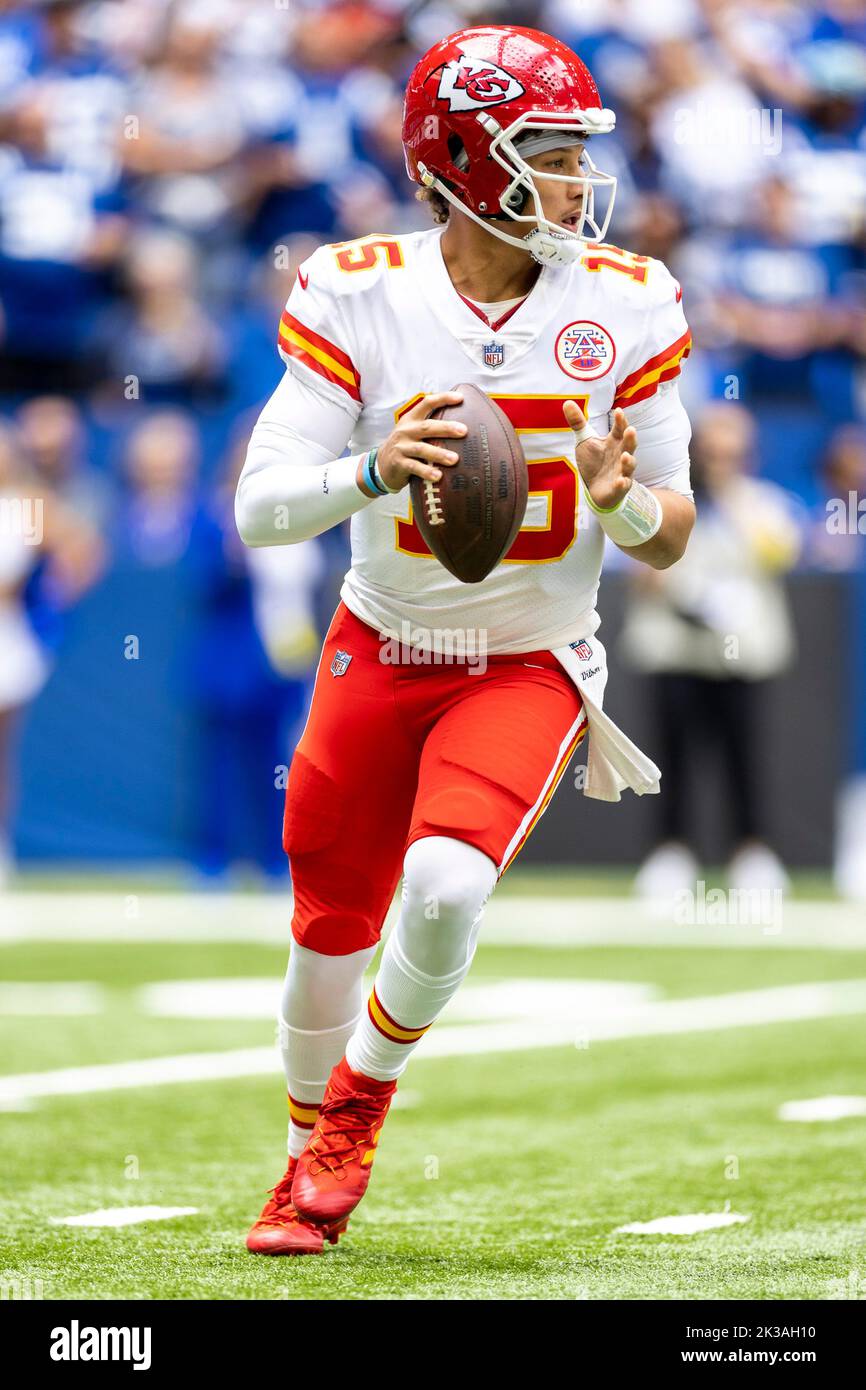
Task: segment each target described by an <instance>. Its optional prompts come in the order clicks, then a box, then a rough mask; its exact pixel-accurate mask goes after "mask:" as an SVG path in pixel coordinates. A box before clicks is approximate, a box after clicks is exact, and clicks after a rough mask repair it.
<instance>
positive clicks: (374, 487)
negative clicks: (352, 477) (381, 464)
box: [361, 449, 388, 497]
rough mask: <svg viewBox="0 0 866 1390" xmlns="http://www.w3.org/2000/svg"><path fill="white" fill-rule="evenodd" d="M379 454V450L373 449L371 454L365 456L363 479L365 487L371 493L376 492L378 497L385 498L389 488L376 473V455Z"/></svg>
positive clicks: (362, 469) (362, 471)
mask: <svg viewBox="0 0 866 1390" xmlns="http://www.w3.org/2000/svg"><path fill="white" fill-rule="evenodd" d="M378 452H379V451H378V449H371V450H370V451H369V453H367V454H366V455H365V457H364V463H363V466H362V468H361V477H362V478H363V480H364V485H365V487H368V488H369V489H370V491H371V492H375V493H376V494H377V496H379V497H384V496H385V495H386V494H387V492H388V488H386V486H385V484H384V483H383V482H382V480H381V478H380V477H379V475H378V473H377V472H376V455H377V453H378Z"/></svg>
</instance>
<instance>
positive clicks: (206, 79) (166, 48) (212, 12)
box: [120, 0, 279, 239]
mask: <svg viewBox="0 0 866 1390" xmlns="http://www.w3.org/2000/svg"><path fill="white" fill-rule="evenodd" d="M276 20H277V22H278V21H279V13H278V12H277V13H276ZM226 23H227V11H226V7H225V6H224V5H219V4H216V5H208V4H202V3H201V2H200V0H180V3H179V4H178V5H177V6H175V7H173V8H172V9H171V10H170V11H169V13H168V16H167V28H166V31H165V35H164V41H163V44H162V46H161V48H160V50H159V51H158V52H157V53H156V55H155V56H154V59H153V62H152V64H151V66H150V67H149V68H146V69H143V70H142V71H141V72H140V73H139V76H138V81H137V82H136V83H134V84H133V86H132V88H131V90H130V93H129V98H128V100H129V107H130V112H131V113H132V115H133V117H134V119H133V120H132V121H128V122H127V123H126V128H125V129H124V131H123V138H122V139H121V141H120V157H121V159H122V161H123V165H124V168H125V169H126V171H127V173H128V174H129V175H130V176H131V177H132V178H133V179H134V180H135V191H136V201H137V202H138V203H139V204H140V206H141V207H142V208H143V209H146V210H147V211H148V212H149V213H150V214H151V216H153V217H158V218H160V219H161V220H162V221H164V222H166V223H169V224H171V225H172V226H174V227H176V228H178V229H180V230H182V231H185V232H187V233H188V234H190V235H197V236H200V237H210V238H212V239H213V238H219V237H224V236H226V235H228V233H229V232H230V230H231V226H232V219H233V216H234V214H235V212H236V210H237V208H238V206H239V203H240V200H241V196H242V186H243V177H244V175H243V162H242V158H241V156H242V154H243V151H244V148H245V145H246V140H247V135H248V127H247V124H246V122H245V120H244V117H243V112H242V110H241V108H240V105H239V103H238V101H237V98H236V89H235V86H234V83H233V81H232V77H231V74H230V73H228V72H226V71H224V70H223V69H222V67H221V65H220V55H221V48H222V44H223V42H224V39H225V33H226Z"/></svg>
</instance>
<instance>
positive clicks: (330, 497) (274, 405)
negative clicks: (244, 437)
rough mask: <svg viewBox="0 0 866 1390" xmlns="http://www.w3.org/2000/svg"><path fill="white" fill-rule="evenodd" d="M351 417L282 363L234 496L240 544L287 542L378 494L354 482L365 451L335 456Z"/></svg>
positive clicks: (325, 525)
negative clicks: (281, 372)
mask: <svg viewBox="0 0 866 1390" xmlns="http://www.w3.org/2000/svg"><path fill="white" fill-rule="evenodd" d="M355 418H356V416H355V415H354V414H353V413H352V412H351V411H350V410H347V409H343V407H342V406H340V405H338V404H337V403H336V402H335V401H333V400H331V399H328V398H326V397H325V396H324V395H321V394H320V393H319V392H318V391H316V390H314V389H313V387H312V386H310V385H309V384H308V383H307V382H306V381H305V380H303V379H302V378H301V377H300V375H296V374H295V373H294V372H293V371H291V370H287V371H286V374H285V376H284V377H283V378H282V380H281V381H280V384H279V386H278V387H277V389H276V391H275V392H274V394H273V395H272V396H271V398H270V400H269V401H268V403H267V405H266V406H265V407H264V409H263V411H262V413H261V415H260V416H259V418H258V420H257V422H256V425H255V428H254V429H253V432H252V435H251V437H250V443H249V448H248V449H247V457H246V462H245V464H244V467H243V472H242V473H241V476H240V479H239V480H238V487H237V493H236V496H235V522H236V524H237V528H238V533H239V535H240V538H241V540H242V541H243V542H244V544H245V545H292V544H294V543H295V542H296V541H306V540H309V539H310V538H311V537H312V536H318V535H320V534H321V532H322V531H327V530H329V529H330V528H331V527H332V526H337V525H338V524H339V523H340V522H341V521H345V520H346V518H347V517H349V516H351V515H352V513H353V512H357V511H360V510H361V508H362V507H366V506H367V504H368V503H369V502H373V501H375V498H372V497H367V496H366V494H365V493H363V492H362V491H361V489H360V488H359V487H358V484H357V482H356V473H357V469H358V462H359V460H360V458H362V457H363V455H360V454H356V455H355V457H354V458H340V457H339V455H340V454H341V453H342V452H343V450H344V449H345V447H346V444H347V443H348V441H349V437H350V435H351V433H352V426H353V425H354V422H355Z"/></svg>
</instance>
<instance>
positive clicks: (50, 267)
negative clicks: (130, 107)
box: [0, 93, 126, 392]
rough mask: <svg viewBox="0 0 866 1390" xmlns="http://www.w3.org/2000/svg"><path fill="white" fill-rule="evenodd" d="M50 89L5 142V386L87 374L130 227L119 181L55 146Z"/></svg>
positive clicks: (1, 312)
mask: <svg viewBox="0 0 866 1390" xmlns="http://www.w3.org/2000/svg"><path fill="white" fill-rule="evenodd" d="M48 124H49V107H48V100H47V97H46V95H45V94H44V93H43V94H41V95H32V96H30V97H27V98H24V99H22V100H21V101H20V102H19V103H18V104H17V105H16V106H15V107H14V109H13V110H12V112H11V113H9V115H8V119H7V122H6V126H7V130H6V139H7V141H8V143H7V144H5V145H3V146H2V147H0V349H2V352H3V356H4V359H5V360H4V366H3V379H2V389H3V390H5V391H9V392H15V391H41V390H46V389H47V390H64V389H72V388H75V387H76V386H78V387H80V386H82V385H83V384H85V383H86V382H87V380H88V373H87V371H86V369H85V363H86V351H87V348H88V344H89V339H90V334H91V331H92V328H93V324H94V322H95V320H96V317H97V315H98V312H99V310H100V309H101V308H102V306H103V305H104V304H105V303H106V301H107V298H108V295H109V292H110V289H111V279H110V274H109V272H110V271H111V269H112V267H113V266H114V265H115V264H116V262H117V259H118V257H119V255H120V252H121V248H122V244H123V237H124V234H125V231H126V219H125V217H124V216H123V215H122V207H123V204H122V199H121V196H120V192H119V188H118V187H117V185H116V184H106V183H105V180H104V178H103V177H102V175H98V174H95V173H92V172H88V171H86V170H84V169H78V168H70V167H67V165H66V163H65V161H64V159H63V158H62V157H60V156H57V155H54V154H52V152H51V151H50V150H49V148H48V139H47V137H48Z"/></svg>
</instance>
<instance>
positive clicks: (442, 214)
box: [415, 188, 451, 226]
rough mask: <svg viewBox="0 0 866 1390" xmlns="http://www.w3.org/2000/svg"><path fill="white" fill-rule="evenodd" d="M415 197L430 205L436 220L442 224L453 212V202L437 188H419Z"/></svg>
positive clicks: (420, 201)
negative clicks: (444, 196)
mask: <svg viewBox="0 0 866 1390" xmlns="http://www.w3.org/2000/svg"><path fill="white" fill-rule="evenodd" d="M415 197H416V198H417V199H418V202H419V203H426V204H427V205H428V207H429V208H430V212H431V214H432V217H433V221H434V222H438V223H439V225H440V226H444V225H445V223H446V222H447V221H448V216H449V214H450V212H451V204H450V203H449V202H448V199H447V198H443V197H442V194H441V193H439V192H437V190H436V189H435V188H419V189H418V191H417V193H416V194H415Z"/></svg>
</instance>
